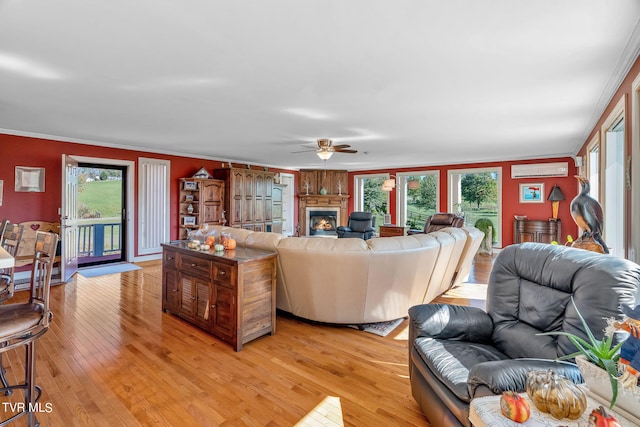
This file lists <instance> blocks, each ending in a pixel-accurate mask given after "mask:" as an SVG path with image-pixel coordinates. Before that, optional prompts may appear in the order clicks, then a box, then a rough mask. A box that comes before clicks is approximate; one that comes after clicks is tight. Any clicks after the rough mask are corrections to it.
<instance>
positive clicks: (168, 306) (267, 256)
mask: <svg viewBox="0 0 640 427" xmlns="http://www.w3.org/2000/svg"><path fill="white" fill-rule="evenodd" d="M162 246H163V254H162V259H163V261H162V310H163V311H168V312H170V313H173V314H175V315H177V316H180V317H181V318H183V319H184V320H186V321H188V322H190V323H192V324H194V325H196V326H198V327H200V328H202V329H204V330H206V331H208V332H210V333H211V334H213V335H215V336H216V337H218V338H220V339H221V340H223V341H225V342H227V343H229V344H231V346H232V347H233V348H234V350H235V351H240V350H242V346H243V345H244V344H246V343H247V342H249V341H251V340H253V339H255V338H258V337H260V336H263V335H266V334H271V335H273V334H275V333H276V298H275V295H276V294H275V286H276V253H275V252H270V251H263V250H258V249H245V248H237V249H235V250H233V251H225V252H223V253H221V254H218V253H217V252H202V251H196V250H192V249H189V248H188V247H187V246H186V241H185V242H183V241H180V242H171V243H164V244H163V245H162Z"/></svg>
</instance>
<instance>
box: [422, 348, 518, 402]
mask: <svg viewBox="0 0 640 427" xmlns="http://www.w3.org/2000/svg"><path fill="white" fill-rule="evenodd" d="M414 346H415V348H416V350H417V352H418V354H419V355H420V357H421V358H422V360H423V361H424V363H425V364H426V365H427V367H428V368H429V370H430V371H431V373H432V374H433V375H434V376H436V377H437V378H438V379H439V380H440V381H441V382H442V383H443V384H444V385H445V386H446V387H447V388H448V389H449V390H451V392H452V393H453V394H455V395H456V396H457V397H458V399H460V400H462V401H464V402H469V401H470V398H469V390H468V387H467V385H468V384H467V380H468V379H469V370H470V369H471V368H472V367H473V366H474V365H476V364H478V363H482V362H488V361H497V360H506V359H508V356H506V355H505V354H503V353H501V352H500V351H498V350H497V349H496V348H494V347H493V346H491V345H486V344H479V343H470V342H466V341H452V340H437V339H433V338H429V337H419V338H416V340H415V343H414Z"/></svg>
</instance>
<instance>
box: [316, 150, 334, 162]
mask: <svg viewBox="0 0 640 427" xmlns="http://www.w3.org/2000/svg"><path fill="white" fill-rule="evenodd" d="M316 154H317V155H318V157H320V160H325V161H326V160H329V159H330V158H331V156H333V151H326V150H320V151H316Z"/></svg>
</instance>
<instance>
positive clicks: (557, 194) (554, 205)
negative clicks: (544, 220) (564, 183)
mask: <svg viewBox="0 0 640 427" xmlns="http://www.w3.org/2000/svg"><path fill="white" fill-rule="evenodd" d="M547 200H549V201H551V210H552V219H554V220H557V219H558V207H559V205H560V200H564V193H563V192H562V190H561V189H560V187H558V186H557V185H554V186H553V188H552V189H551V193H549V197H547Z"/></svg>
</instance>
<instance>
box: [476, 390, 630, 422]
mask: <svg viewBox="0 0 640 427" xmlns="http://www.w3.org/2000/svg"><path fill="white" fill-rule="evenodd" d="M521 395H522V396H524V398H525V399H526V400H527V402H528V403H529V407H530V408H531V416H530V417H529V419H528V420H527V421H525V422H524V423H516V422H515V421H511V420H510V419H508V418H507V417H505V416H504V415H502V413H501V412H500V396H499V395H496V396H487V397H479V398H477V399H473V400H472V401H471V406H470V408H469V421H471V424H472V425H473V426H474V427H480V426H491V427H532V426H535V427H558V426H568V427H588V425H589V414H590V413H591V411H592V410H593V409H595V408H597V407H598V406H600V402H598V401H596V400H594V399H593V398H592V397H591V395H590V394H588V393H587V410H586V411H584V414H582V417H580V419H579V420H575V421H572V420H569V419H567V418H565V419H562V420H556V419H555V418H553V417H552V416H551V415H549V414H545V413H543V412H540V411H539V410H538V408H536V406H535V405H534V404H533V403H532V402H531V400H530V399H529V396H527V393H521ZM603 406H605V408H606V409H607V411H608V412H610V413H612V414H613V415H614V416H615V417H616V418H617V419H618V421H619V422H620V424H621V425H622V426H623V427H627V426H630V427H634V426H637V425H638V424H637V423H635V422H633V421H630V420H628V419H626V418H624V417H623V416H622V415H620V414H619V413H616V411H615V410H610V409H609V408H608V406H606V405H603Z"/></svg>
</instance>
